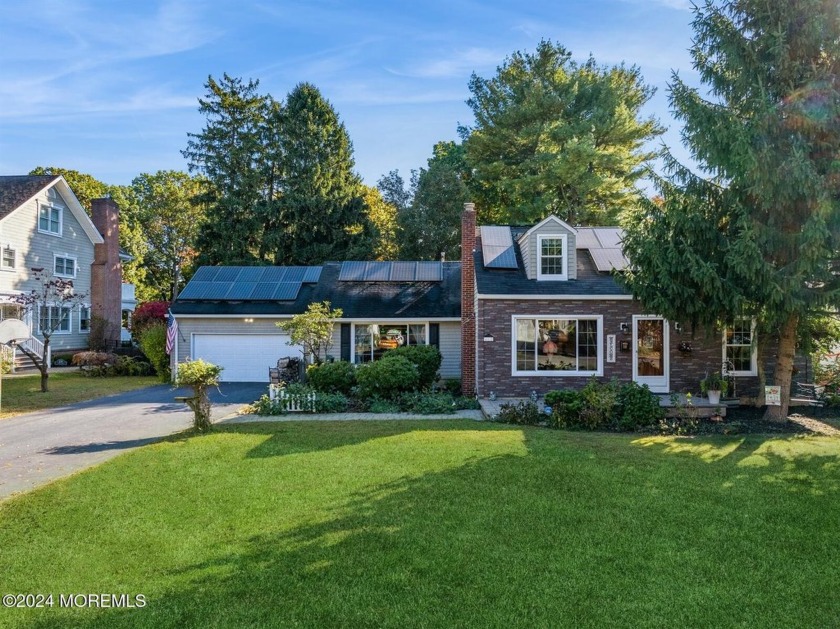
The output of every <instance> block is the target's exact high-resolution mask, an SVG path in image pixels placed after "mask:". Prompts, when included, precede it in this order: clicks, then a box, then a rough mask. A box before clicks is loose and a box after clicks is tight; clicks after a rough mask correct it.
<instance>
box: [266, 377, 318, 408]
mask: <svg viewBox="0 0 840 629" xmlns="http://www.w3.org/2000/svg"><path fill="white" fill-rule="evenodd" d="M268 397H269V399H270V400H271V401H272V402H279V403H280V404H281V405H282V406H283V410H285V411H287V412H289V413H313V412H315V394H314V393H305V394H303V395H301V394H289V393H288V392H287V391H286V389H284V388H283V387H282V386H280V385H279V384H270V385H268Z"/></svg>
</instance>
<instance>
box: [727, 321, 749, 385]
mask: <svg viewBox="0 0 840 629" xmlns="http://www.w3.org/2000/svg"><path fill="white" fill-rule="evenodd" d="M745 319H750V321H751V323H750V369H749V370H747V371H743V370H741V371H738V370H736V369H732V370H731V371H730V372H729V375H731V376H736V377H740V376H757V375H758V343H757V338H756V337H757V334H758V331H757V329H756V328H757V323H756V319H755V317H737V318H736V319H735V321H743V320H745ZM733 323H734V321H733ZM727 329H729V328H728V326H724V328H723V331H722V332H721V335H722V341H723V352H722V356H721V370H722V368H723V364H724V363H726V361H727V360H728V359H727V358H726V347H727V343H726V330H727ZM732 347H745V346H744V345H733V346H732Z"/></svg>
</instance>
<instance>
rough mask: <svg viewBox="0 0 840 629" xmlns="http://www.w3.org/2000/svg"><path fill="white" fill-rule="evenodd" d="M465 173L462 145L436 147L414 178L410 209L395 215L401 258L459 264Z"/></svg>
mask: <svg viewBox="0 0 840 629" xmlns="http://www.w3.org/2000/svg"><path fill="white" fill-rule="evenodd" d="M465 170H466V164H465V162H464V151H463V146H462V145H458V144H456V143H454V142H438V143H437V144H435V146H434V149H433V156H432V157H431V158H430V159H429V160H428V168H421V169H420V172H419V173H415V176H414V177H413V180H412V190H413V192H414V198H413V199H412V202H411V205H410V206H409V207H407V208H405V209H404V210H402V211H400V212H399V213H398V215H397V220H398V223H399V228H400V230H399V243H400V257H401V258H403V259H406V260H439V259H440V258H441V255H443V256H445V258H446V259H447V260H460V255H461V250H460V243H461V211H462V209H463V207H464V202H466V201H468V200H469V192H468V190H467V186H466V184H465V183H464V181H463V179H464V177H463V173H464V171H465Z"/></svg>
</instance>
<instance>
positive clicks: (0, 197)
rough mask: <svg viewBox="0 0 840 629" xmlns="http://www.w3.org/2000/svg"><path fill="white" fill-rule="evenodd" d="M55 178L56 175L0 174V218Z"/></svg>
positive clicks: (4, 216) (56, 177)
mask: <svg viewBox="0 0 840 629" xmlns="http://www.w3.org/2000/svg"><path fill="white" fill-rule="evenodd" d="M56 179H58V175H3V176H0V218H6V217H7V216H8V215H9V214H11V213H12V212H14V211H15V210H16V209H18V208H19V207H20V206H21V205H23V204H24V203H26V202H27V201H28V200H29V199H31V198H32V197H34V196H35V195H36V194H38V193H39V192H40V191H41V190H43V189H44V188H46V187H47V186H48V185H49V184H51V183H52V182H53V181H55V180H56Z"/></svg>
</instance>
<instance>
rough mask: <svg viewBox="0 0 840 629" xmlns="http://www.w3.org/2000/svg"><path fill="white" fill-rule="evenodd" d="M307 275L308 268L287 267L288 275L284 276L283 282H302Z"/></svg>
mask: <svg viewBox="0 0 840 629" xmlns="http://www.w3.org/2000/svg"><path fill="white" fill-rule="evenodd" d="M305 274H306V267H304V266H287V267H286V274H285V275H284V276H283V279H282V281H283V282H302V281H303V276H304V275H305Z"/></svg>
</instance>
